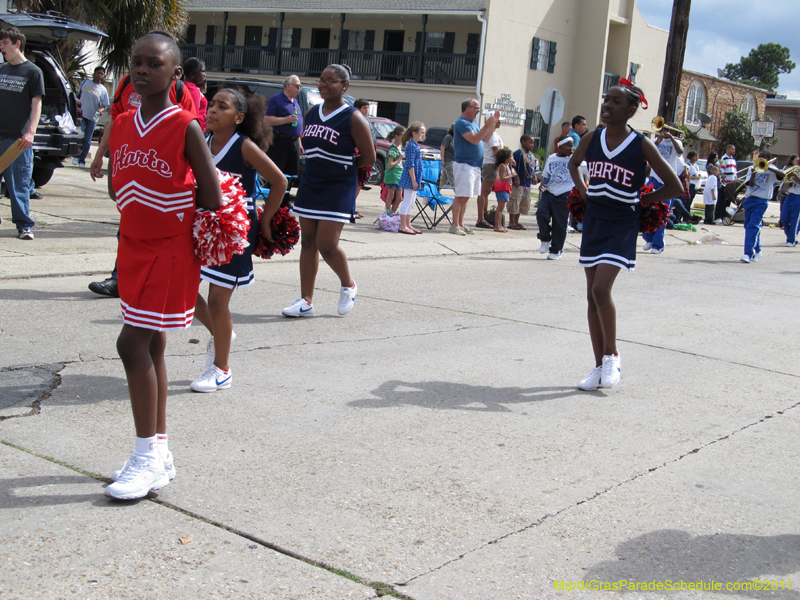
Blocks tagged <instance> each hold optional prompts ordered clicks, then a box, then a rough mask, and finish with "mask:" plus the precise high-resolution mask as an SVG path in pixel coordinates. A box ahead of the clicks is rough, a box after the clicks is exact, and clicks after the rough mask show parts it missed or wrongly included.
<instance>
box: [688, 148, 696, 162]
mask: <svg viewBox="0 0 800 600" xmlns="http://www.w3.org/2000/svg"><path fill="white" fill-rule="evenodd" d="M695 156H697V152H695V151H694V150H692V151H691V152H689V154H687V155H686V158H687V159H688V160H692V159H693V158H694V157H695Z"/></svg>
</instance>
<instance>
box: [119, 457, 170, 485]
mask: <svg viewBox="0 0 800 600" xmlns="http://www.w3.org/2000/svg"><path fill="white" fill-rule="evenodd" d="M161 460H162V461H163V462H164V472H165V473H166V474H167V478H169V480H170V481H172V480H173V479H175V474H176V473H177V471H176V470H175V460H174V459H173V457H172V452H170V451H167V456H165V457H164V456H162V457H161ZM128 462H129V461H127V460H126V461H125V462H124V463H122V468H121V469H120V470H119V471H114V472H113V473H112V474H111V476H110V477H109V478H110V479H111V481H116V480H117V479H119V476H120V475H121V474H122V472H123V471H124V470H125V467H127V466H128Z"/></svg>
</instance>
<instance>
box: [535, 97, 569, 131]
mask: <svg viewBox="0 0 800 600" xmlns="http://www.w3.org/2000/svg"><path fill="white" fill-rule="evenodd" d="M539 110H540V111H541V113H542V120H543V121H544V122H545V123H547V124H548V125H552V124H553V123H556V122H558V121H560V120H561V117H563V116H564V96H562V95H561V91H560V90H557V89H556V88H547V91H546V92H545V93H544V94H542V99H541V101H540V102H539Z"/></svg>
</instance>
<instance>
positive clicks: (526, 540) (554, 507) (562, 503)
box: [0, 167, 800, 600]
mask: <svg viewBox="0 0 800 600" xmlns="http://www.w3.org/2000/svg"><path fill="white" fill-rule="evenodd" d="M87 180H88V182H87ZM103 186H104V182H103V183H102V184H100V183H92V182H91V180H89V179H88V174H86V173H85V172H80V171H79V170H78V169H74V168H71V167H70V168H66V169H63V170H61V171H59V172H57V174H56V176H55V177H54V180H53V182H52V183H51V184H49V185H48V186H46V187H45V188H44V189H43V190H42V191H43V193H44V194H45V198H44V199H43V200H41V201H34V202H33V203H32V204H33V206H34V208H35V210H36V218H37V221H39V222H40V223H42V227H41V231H37V232H36V235H37V238H36V240H34V241H33V242H26V241H21V240H17V239H14V238H13V237H12V235H13V226H12V225H11V223H10V211H9V209H8V207H7V203H6V204H0V217H2V218H3V223H2V225H0V279H1V280H0V298H2V299H3V311H2V314H1V315H0V328H1V329H2V332H3V333H2V336H0V356H2V358H3V360H2V365H3V368H2V369H0V418H2V421H0V441H2V442H3V444H2V445H0V474H2V487H3V490H2V495H0V508H1V509H2V511H3V512H2V514H3V515H4V517H5V518H4V519H3V524H4V527H3V528H2V530H0V540H1V541H2V547H3V549H4V552H3V557H2V560H3V568H2V570H0V592H2V594H1V595H2V597H4V598H20V599H22V598H25V599H28V598H46V597H54V598H67V597H82V598H98V599H100V598H109V597H119V598H131V599H133V598H136V599H143V598H147V599H149V598H154V599H155V598H164V597H169V598H254V599H255V598H258V599H263V598H276V599H287V598H291V599H295V598H297V599H328V598H331V599H334V598H377V597H380V596H383V595H387V594H388V595H389V596H396V597H405V598H412V599H414V600H423V599H425V600H449V599H465V600H466V599H470V600H476V599H479V598H480V599H482V600H489V599H492V600H507V599H514V598H525V599H529V598H535V599H545V598H560V599H561V598H573V597H581V598H608V597H613V596H610V595H609V592H608V591H600V590H591V589H590V590H589V591H579V592H576V591H575V590H576V589H580V586H581V585H583V584H581V583H580V582H584V581H596V582H598V584H597V586H595V585H594V584H590V586H589V587H593V586H594V587H598V586H599V587H602V584H603V582H606V583H607V584H608V586H611V582H617V585H619V581H620V580H625V581H626V582H634V584H635V583H636V582H638V583H639V584H640V585H639V588H638V589H637V590H636V591H633V593H630V594H628V596H627V597H630V598H654V599H655V598H665V597H668V598H722V597H726V598H731V597H733V598H785V599H792V598H800V594H798V591H797V587H798V586H800V532H799V531H798V528H799V526H800V518H798V515H797V510H796V505H797V501H796V489H797V484H798V467H797V465H798V459H800V444H798V433H800V399H799V398H798V393H797V385H798V378H800V367H798V360H797V356H798V352H797V350H798V344H797V325H798V317H797V298H798V294H799V293H800V279H798V278H797V277H795V276H796V275H797V274H798V273H800V267H798V260H800V255H798V249H796V248H786V247H785V246H784V244H783V242H784V238H783V234H782V232H780V231H777V230H775V229H771V228H769V227H767V228H765V229H764V232H763V240H764V257H763V258H762V259H761V260H760V261H759V262H757V263H753V264H742V263H739V262H738V258H739V256H740V255H741V254H742V249H741V243H742V239H743V236H744V232H743V229H742V227H741V225H734V226H731V227H711V228H710V231H703V230H701V231H698V232H696V233H695V232H675V234H671V235H668V238H667V243H668V245H667V250H666V251H665V252H664V253H663V254H661V255H652V254H647V253H642V254H641V255H640V256H639V260H638V261H637V262H638V264H637V269H636V272H635V273H622V274H620V276H619V279H618V280H617V284H616V286H615V293H614V298H615V302H616V305H617V311H618V338H619V340H620V344H619V347H620V353H621V355H622V356H623V361H622V364H623V370H622V371H623V372H622V381H621V383H620V384H619V385H618V386H617V387H616V388H614V389H613V390H606V391H598V392H592V393H586V392H579V391H578V390H577V389H576V387H575V384H576V383H577V381H578V380H579V379H580V378H581V377H583V376H584V375H585V374H586V373H587V372H588V370H589V369H590V368H591V366H592V357H591V348H590V344H589V338H588V333H587V328H586V320H585V311H586V306H585V284H584V277H583V272H582V269H580V267H579V266H578V264H577V255H578V253H577V248H578V246H579V244H580V236H579V234H571V235H570V236H569V238H568V246H567V248H566V249H565V253H564V255H563V257H562V258H561V260H559V261H547V260H545V258H544V256H543V255H540V254H539V253H538V252H537V250H538V246H539V243H538V240H536V238H535V235H536V228H535V218H534V217H532V216H527V217H524V216H523V218H522V223H523V224H524V225H526V226H527V227H528V230H527V231H524V232H510V233H508V234H497V233H494V232H492V231H484V230H479V231H478V233H477V235H475V236H470V237H466V238H464V237H457V236H453V235H450V234H448V233H446V230H444V229H442V230H441V231H438V230H437V231H426V232H425V233H424V235H421V236H416V237H411V236H400V235H394V234H390V233H386V232H379V231H376V230H374V229H372V228H371V222H372V220H374V218H375V217H376V216H377V214H378V213H379V212H380V209H381V205H380V202H379V199H378V196H377V188H376V189H375V190H374V191H370V192H367V193H366V194H364V195H362V198H360V199H359V210H361V212H362V213H364V214H365V215H366V218H365V219H364V221H363V222H360V223H358V224H356V225H354V226H347V227H346V228H345V231H344V234H343V243H342V246H343V247H344V248H345V251H346V252H347V254H348V256H349V257H350V259H351V260H352V263H353V264H352V271H353V276H354V277H355V278H356V280H357V281H358V283H359V290H360V293H359V297H358V302H357V304H356V307H355V309H354V310H353V312H352V313H351V314H350V315H348V316H347V317H345V318H341V317H338V316H336V299H337V296H338V282H337V281H336V280H335V277H334V276H333V274H332V273H331V272H330V270H329V269H327V268H326V267H325V266H324V265H322V267H321V269H320V275H319V279H318V291H317V293H316V295H315V308H316V310H317V314H318V316H317V317H315V318H313V319H308V320H299V321H298V320H290V319H285V318H283V317H281V316H280V310H281V308H282V307H283V306H286V305H288V304H289V303H291V302H292V301H293V300H294V299H295V298H296V297H297V295H298V294H299V277H298V272H297V263H296V258H297V253H296V252H293V253H292V254H290V255H289V256H288V257H285V258H280V259H275V260H270V261H261V262H259V263H258V264H257V265H256V277H257V282H256V283H255V284H254V286H252V287H251V288H248V289H247V290H243V291H242V292H240V293H236V294H235V295H234V299H233V303H232V311H233V313H234V324H235V329H236V332H237V336H238V337H237V340H236V343H235V345H234V348H233V354H232V356H231V364H232V370H233V372H234V383H233V387H232V388H231V389H230V390H227V391H224V392H218V393H215V394H194V393H192V392H190V391H189V389H188V384H189V382H190V381H191V380H192V379H194V378H195V377H197V376H198V375H199V373H200V370H201V368H202V364H203V360H204V348H205V340H206V339H207V334H206V333H205V331H204V330H203V328H202V327H201V326H199V325H195V326H193V327H192V328H190V329H189V330H187V331H185V332H180V333H173V334H170V335H169V342H168V347H167V353H168V370H169V379H170V391H169V393H170V400H169V433H170V447H171V449H172V451H173V452H174V454H175V460H176V467H177V469H178V475H177V477H176V479H175V480H174V481H173V482H172V483H171V484H170V485H169V486H168V487H166V488H164V489H163V490H161V491H160V492H158V494H153V495H152V497H151V498H149V499H147V500H142V501H139V502H132V503H116V502H111V501H109V500H108V499H106V498H105V497H104V496H103V495H102V487H103V484H104V483H105V482H106V481H107V479H105V478H106V477H107V475H108V474H109V473H110V472H111V471H113V470H114V469H117V468H119V466H120V464H121V463H122V461H123V460H124V459H125V458H126V457H127V454H128V453H129V452H130V450H131V443H132V436H133V427H132V420H131V417H130V408H129V404H128V395H127V390H126V384H125V377H124V372H123V370H122V366H121V364H120V361H119V359H118V357H117V355H116V350H115V339H116V336H117V335H118V333H119V329H120V325H121V318H120V314H119V304H118V302H116V301H114V300H110V299H106V298H101V297H98V296H95V295H93V294H92V293H91V292H89V291H88V290H87V289H86V286H87V284H88V283H89V282H90V281H92V280H96V279H98V278H99V277H101V276H104V274H105V273H106V272H107V271H108V270H109V269H110V267H111V265H112V264H113V257H114V248H115V245H116V240H115V238H114V235H115V233H116V222H117V216H116V209H115V208H114V206H113V204H112V203H111V202H110V201H109V200H108V199H107V197H105V195H104V187H103ZM473 205H474V203H473ZM471 208H472V210H473V211H474V206H472V207H471ZM767 217H768V218H767V222H768V223H774V222H775V221H776V220H777V219H776V217H777V214H776V212H775V210H774V209H773V208H772V207H771V209H770V211H768V212H767ZM472 218H474V216H473V217H472ZM440 229H441V228H440ZM712 234H716V235H717V236H718V240H717V243H713V242H712V243H703V244H695V243H692V242H695V241H697V240H699V239H703V238H705V239H706V240H709V236H712ZM723 242H727V243H723ZM189 536H191V539H190V537H189ZM181 540H183V542H188V543H182V542H181ZM760 579H769V580H774V581H775V582H776V584H775V586H774V587H777V589H776V590H753V589H750V590H749V591H741V588H742V587H743V584H744V587H746V586H749V587H750V588H753V587H761V586H756V584H754V583H753V582H754V581H756V580H760ZM666 581H672V582H679V581H683V582H686V583H687V584H688V583H689V582H691V583H692V584H697V583H698V582H700V581H702V582H704V585H705V586H707V587H710V588H711V589H710V590H708V589H706V590H703V591H698V590H696V589H688V588H689V586H688V585H684V588H683V590H682V591H663V590H658V589H656V586H657V585H658V584H659V583H660V584H661V585H662V587H663V585H664V582H666ZM713 582H717V583H720V584H721V588H720V589H719V590H716V591H714V583H713ZM748 582H749V583H748ZM792 583H794V584H795V585H794V588H795V589H793V590H792V589H790V587H791V584H792ZM642 584H645V585H651V584H652V587H653V590H652V591H651V590H648V589H642V587H641V585H642ZM626 585H630V584H629V583H626ZM667 585H673V584H667ZM624 591H631V590H630V588H628V587H626V588H625V589H624Z"/></svg>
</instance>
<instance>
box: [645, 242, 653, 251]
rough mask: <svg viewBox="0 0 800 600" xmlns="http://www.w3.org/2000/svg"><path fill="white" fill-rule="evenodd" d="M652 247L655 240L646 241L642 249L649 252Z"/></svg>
mask: <svg viewBox="0 0 800 600" xmlns="http://www.w3.org/2000/svg"><path fill="white" fill-rule="evenodd" d="M652 247H653V242H645V243H644V246H642V250H644V251H645V252H647V251H648V250H650V249H651V248H652Z"/></svg>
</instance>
